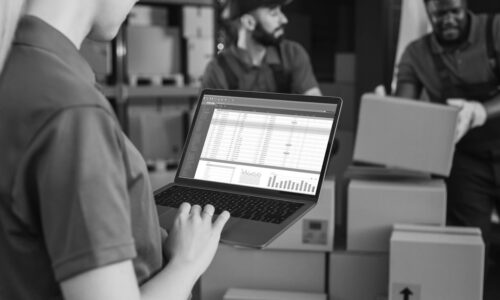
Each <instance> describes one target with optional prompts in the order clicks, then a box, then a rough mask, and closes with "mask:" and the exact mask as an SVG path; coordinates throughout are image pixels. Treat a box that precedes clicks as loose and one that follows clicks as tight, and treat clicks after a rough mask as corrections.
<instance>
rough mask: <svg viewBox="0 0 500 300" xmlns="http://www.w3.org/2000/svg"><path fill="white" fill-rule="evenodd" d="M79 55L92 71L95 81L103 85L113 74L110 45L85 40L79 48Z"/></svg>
mask: <svg viewBox="0 0 500 300" xmlns="http://www.w3.org/2000/svg"><path fill="white" fill-rule="evenodd" d="M80 53H81V54H82V56H83V57H84V58H85V60H86V61H87V62H88V63H89V65H90V67H91V68H92V70H93V71H94V73H95V76H96V80H97V81H98V82H101V83H105V82H106V81H107V79H108V76H109V75H111V73H112V72H113V66H112V59H113V58H112V57H113V56H112V54H111V43H110V42H97V41H92V40H89V39H85V40H84V41H83V43H82V46H81V47H80Z"/></svg>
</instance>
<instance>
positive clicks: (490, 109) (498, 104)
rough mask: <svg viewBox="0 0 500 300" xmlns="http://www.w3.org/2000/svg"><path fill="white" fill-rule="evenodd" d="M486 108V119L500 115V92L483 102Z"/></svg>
mask: <svg viewBox="0 0 500 300" xmlns="http://www.w3.org/2000/svg"><path fill="white" fill-rule="evenodd" d="M483 106H484V109H485V110H486V119H487V120H489V119H491V118H496V117H499V116H500V93H499V94H497V95H496V96H495V97H493V98H492V99H490V100H488V101H486V102H484V103H483Z"/></svg>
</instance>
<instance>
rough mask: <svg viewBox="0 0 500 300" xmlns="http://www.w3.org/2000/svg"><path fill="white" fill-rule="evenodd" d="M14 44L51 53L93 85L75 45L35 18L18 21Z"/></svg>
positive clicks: (86, 66)
mask: <svg viewBox="0 0 500 300" xmlns="http://www.w3.org/2000/svg"><path fill="white" fill-rule="evenodd" d="M14 44H20V45H29V46H33V47H36V48H40V49H43V50H45V51H48V52H51V53H53V54H54V55H56V56H57V57H58V58H59V59H61V60H62V61H63V62H64V63H65V64H67V65H68V66H69V68H71V69H72V70H73V71H74V72H76V73H77V74H78V75H79V76H80V77H81V78H82V79H84V80H85V81H87V82H90V83H92V84H95V75H94V72H93V71H92V69H91V67H90V66H89V64H88V63H87V61H86V60H85V59H84V58H83V57H82V56H81V55H80V52H79V51H78V49H77V48H76V47H75V45H74V44H73V43H72V42H71V41H70V40H69V39H68V38H67V37H66V36H65V35H63V34H62V33H61V32H60V31H58V30H57V29H55V28H54V27H52V26H51V25H49V24H48V23H46V22H45V21H43V20H41V19H40V18H38V17H35V16H30V15H27V16H23V17H22V18H21V20H20V21H19V25H18V28H17V32H16V36H15V38H14Z"/></svg>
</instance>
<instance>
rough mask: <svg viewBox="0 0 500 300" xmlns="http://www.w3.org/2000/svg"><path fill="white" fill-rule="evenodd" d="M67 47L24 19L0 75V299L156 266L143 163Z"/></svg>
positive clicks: (158, 257)
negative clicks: (121, 269)
mask: <svg viewBox="0 0 500 300" xmlns="http://www.w3.org/2000/svg"><path fill="white" fill-rule="evenodd" d="M94 84H95V82H94V75H93V73H92V71H91V69H90V67H89V66H88V64H87V63H86V62H85V61H84V59H83V58H82V57H81V56H80V55H79V52H78V50H77V49H76V48H75V47H74V45H73V44H72V43H71V42H70V41H69V40H68V39H67V38H66V37H65V36H64V35H62V34H61V33H60V32H58V31H57V30H56V29H54V28H53V27H51V26H50V25H49V24H47V23H45V22H43V21H42V20H40V19H38V18H35V17H29V16H28V17H24V18H23V19H22V20H21V22H20V24H19V28H18V31H17V34H16V38H15V42H14V45H13V48H12V51H11V53H10V56H9V58H8V60H7V63H6V65H5V68H4V72H3V73H2V75H1V77H0V145H1V148H0V149H1V155H0V299H30V300H32V299H62V295H61V291H60V288H59V283H60V282H61V281H62V280H65V279H68V278H71V277H72V276H75V275H78V274H80V273H82V272H85V271H88V270H92V269H95V268H99V267H101V266H105V265H108V264H112V263H116V262H120V261H124V260H129V259H132V260H133V264H134V268H135V272H136V275H137V278H138V281H139V283H142V282H144V281H146V280H147V279H148V278H150V277H151V276H152V275H153V274H155V273H156V272H158V271H159V270H160V269H161V267H162V264H163V258H162V249H161V245H162V232H161V230H160V227H159V223H158V218H157V213H156V208H155V205H154V202H153V198H152V191H151V186H150V183H149V179H148V176H147V170H146V166H145V164H144V161H143V160H142V158H141V156H140V154H139V153H138V152H137V150H135V148H134V147H133V146H132V144H131V143H130V142H129V141H128V139H127V138H126V137H125V136H124V135H123V133H122V131H121V129H120V127H119V124H118V123H117V121H116V118H115V116H114V113H113V111H112V109H111V107H110V105H109V103H108V101H107V100H106V99H105V98H104V96H102V95H101V94H100V93H99V92H98V91H97V90H96V88H95V87H94Z"/></svg>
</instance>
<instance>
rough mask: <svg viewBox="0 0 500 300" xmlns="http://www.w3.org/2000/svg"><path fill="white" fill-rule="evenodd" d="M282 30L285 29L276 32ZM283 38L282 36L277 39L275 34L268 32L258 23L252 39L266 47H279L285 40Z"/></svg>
mask: <svg viewBox="0 0 500 300" xmlns="http://www.w3.org/2000/svg"><path fill="white" fill-rule="evenodd" d="M280 29H283V27H280V28H278V29H276V30H275V31H274V32H276V31H278V30H280ZM283 36H284V35H283V34H281V35H280V36H278V37H276V36H274V34H273V33H269V32H267V31H266V30H265V29H264V27H262V25H261V24H260V23H259V22H257V25H256V26H255V30H254V31H253V33H252V38H253V39H254V40H256V41H257V42H258V43H260V44H262V45H263V46H266V47H269V46H277V45H279V43H281V41H282V40H283Z"/></svg>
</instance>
